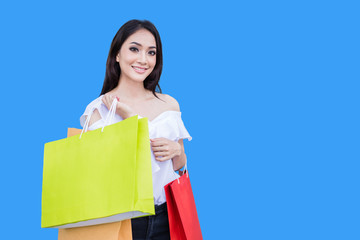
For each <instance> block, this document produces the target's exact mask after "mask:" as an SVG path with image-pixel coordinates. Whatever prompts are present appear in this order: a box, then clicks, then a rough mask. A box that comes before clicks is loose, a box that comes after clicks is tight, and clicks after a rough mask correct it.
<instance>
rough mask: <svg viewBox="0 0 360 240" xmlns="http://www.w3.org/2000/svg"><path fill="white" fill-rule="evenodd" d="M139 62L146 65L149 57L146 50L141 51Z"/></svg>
mask: <svg viewBox="0 0 360 240" xmlns="http://www.w3.org/2000/svg"><path fill="white" fill-rule="evenodd" d="M138 63H139V64H142V65H146V63H147V57H146V53H145V52H140V53H139V57H138Z"/></svg>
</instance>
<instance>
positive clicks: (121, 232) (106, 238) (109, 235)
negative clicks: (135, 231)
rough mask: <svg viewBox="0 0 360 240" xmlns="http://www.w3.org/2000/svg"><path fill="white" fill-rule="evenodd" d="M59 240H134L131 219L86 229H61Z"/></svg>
mask: <svg viewBox="0 0 360 240" xmlns="http://www.w3.org/2000/svg"><path fill="white" fill-rule="evenodd" d="M58 240H132V231H131V219H127V220H123V221H121V222H114V223H105V224H99V225H93V226H86V227H76V228H64V229H59V236H58Z"/></svg>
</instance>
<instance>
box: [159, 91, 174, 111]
mask: <svg viewBox="0 0 360 240" xmlns="http://www.w3.org/2000/svg"><path fill="white" fill-rule="evenodd" d="M157 95H158V96H159V98H160V99H162V100H163V101H165V104H166V105H167V108H168V110H173V111H179V112H180V106H179V103H178V101H176V99H175V98H173V97H172V96H170V95H169V94H162V93H157Z"/></svg>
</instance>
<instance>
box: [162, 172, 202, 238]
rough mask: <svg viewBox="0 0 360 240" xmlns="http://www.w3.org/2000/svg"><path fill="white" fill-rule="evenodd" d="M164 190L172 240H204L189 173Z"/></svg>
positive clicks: (169, 184)
mask: <svg viewBox="0 0 360 240" xmlns="http://www.w3.org/2000/svg"><path fill="white" fill-rule="evenodd" d="M180 174H182V173H181V172H180ZM164 188H165V195H166V202H167V208H168V216H169V227H170V237H171V240H201V239H203V237H202V234H201V229H200V223H199V218H198V215H197V211H196V206H195V200H194V195H193V192H192V189H191V184H190V179H189V174H188V172H187V171H185V173H184V174H182V176H181V177H180V178H178V179H176V180H174V181H172V182H170V183H168V184H167V185H166V186H165V187H164Z"/></svg>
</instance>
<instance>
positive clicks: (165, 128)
mask: <svg viewBox="0 0 360 240" xmlns="http://www.w3.org/2000/svg"><path fill="white" fill-rule="evenodd" d="M102 97H103V95H101V96H100V97H98V98H96V99H95V100H94V101H92V102H91V103H90V104H89V105H88V106H87V107H86V109H85V112H84V113H83V115H82V116H81V117H80V124H81V126H82V127H84V123H85V119H86V118H85V116H87V115H89V114H90V113H91V111H92V110H93V109H97V110H98V111H99V113H100V116H101V119H100V120H98V121H96V122H95V123H93V124H92V125H91V126H89V128H88V129H89V130H94V129H97V128H100V127H103V126H104V124H105V119H106V116H107V114H108V112H109V110H108V108H107V107H106V106H105V104H104V103H103V102H102V100H101V99H102ZM138 117H139V118H142V117H141V116H139V115H138ZM122 120H123V119H122V117H121V116H119V115H118V114H116V115H115V117H114V118H113V120H112V122H111V123H110V124H113V123H117V122H119V121H122ZM148 125H149V137H150V138H151V139H153V138H161V137H162V138H167V139H170V140H172V141H179V140H180V139H185V138H186V139H188V140H189V141H191V139H192V137H191V136H190V135H189V133H188V131H187V130H186V128H185V126H184V123H183V121H182V119H181V112H178V111H165V112H163V113H161V114H160V115H158V116H157V117H156V118H155V119H153V120H152V121H148ZM149 144H150V143H149ZM151 167H152V177H153V191H154V202H155V205H160V204H162V203H164V202H166V197H165V190H164V186H165V185H166V184H168V183H169V182H171V181H173V180H175V179H176V178H177V177H179V175H178V174H177V173H176V172H174V170H173V162H172V160H171V159H170V160H167V161H163V162H160V161H157V160H155V155H154V153H153V151H152V150H151Z"/></svg>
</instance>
